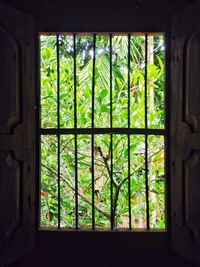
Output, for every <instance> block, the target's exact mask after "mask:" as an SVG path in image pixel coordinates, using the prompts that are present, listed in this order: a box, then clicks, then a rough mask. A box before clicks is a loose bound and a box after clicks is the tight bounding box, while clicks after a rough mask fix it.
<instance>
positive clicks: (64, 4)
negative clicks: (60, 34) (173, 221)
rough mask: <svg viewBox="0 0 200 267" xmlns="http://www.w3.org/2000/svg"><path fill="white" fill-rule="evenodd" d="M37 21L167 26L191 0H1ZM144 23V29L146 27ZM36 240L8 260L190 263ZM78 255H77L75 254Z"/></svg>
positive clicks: (153, 252)
mask: <svg viewBox="0 0 200 267" xmlns="http://www.w3.org/2000/svg"><path fill="white" fill-rule="evenodd" d="M1 2H3V3H5V4H8V5H10V6H12V7H14V8H16V9H18V10H20V11H21V12H23V13H26V14H28V15H29V16H31V17H32V18H33V20H34V21H35V26H36V33H37V32H39V31H147V30H148V31H169V30H170V23H171V17H172V15H173V14H175V13H176V12H178V10H180V9H181V8H183V7H185V6H186V5H189V4H191V3H192V2H194V0H193V1H192V0H177V1H173V0H171V1H166V0H141V1H140V0H124V1H122V0H121V1H119V0H116V1H114V0H101V1H100V0H93V1H92V0H85V1H83V0H82V1H81V0H77V1H66V0H65V1H64V0H57V1H56V0H54V1H48V0H40V1H38V0H37V1H34V0H29V1H28V0H1ZM147 27H148V29H147ZM50 244H52V242H49V240H46V241H44V242H40V241H39V242H38V241H37V247H36V251H35V252H34V253H33V254H32V255H30V256H29V257H27V258H26V259H24V260H22V261H19V262H18V263H14V264H12V265H10V267H11V266H12V267H23V266H30V267H33V266H34V267H35V266H44V267H47V266H48V267H49V266H154V267H156V266H158V267H163V266H181V267H187V266H188V267H191V266H192V265H191V264H190V263H187V262H185V261H184V260H182V259H180V258H178V257H177V256H175V255H174V254H173V253H172V252H171V250H170V248H169V247H168V246H166V247H160V248H158V247H154V248H152V247H151V246H149V247H147V246H145V248H143V249H142V248H140V249H132V248H129V250H127V249H126V246H124V248H122V247H123V245H122V247H120V248H119V247H118V246H107V247H106V249H105V246H104V245H100V244H98V243H97V241H95V240H94V243H93V244H90V245H88V246H85V247H84V246H81V245H80V244H79V245H77V246H76V245H71V244H69V243H67V244H65V245H64V246H54V247H50ZM77 255H78V256H77Z"/></svg>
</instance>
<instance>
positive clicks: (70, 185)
mask: <svg viewBox="0 0 200 267" xmlns="http://www.w3.org/2000/svg"><path fill="white" fill-rule="evenodd" d="M41 166H42V167H44V168H45V169H47V170H48V171H50V172H51V173H52V174H53V175H56V176H57V172H56V171H54V170H52V169H51V168H49V167H48V166H46V165H44V164H41ZM60 178H61V179H62V180H63V181H64V182H66V184H67V185H68V186H69V187H70V188H71V189H72V190H73V191H74V192H75V191H76V189H75V186H74V185H73V184H71V183H70V182H69V181H68V180H67V179H65V178H64V177H63V176H62V175H60ZM77 194H78V196H79V197H81V198H82V199H83V200H84V201H85V202H86V203H88V204H89V205H91V206H92V202H91V201H89V200H88V199H87V198H86V197H85V196H84V195H83V194H82V193H80V192H77ZM94 208H95V209H96V210H97V211H98V212H99V213H101V214H102V215H103V216H104V217H106V218H108V219H109V220H110V219H111V216H110V214H108V213H107V212H105V211H103V210H101V209H100V208H99V207H97V206H96V205H94Z"/></svg>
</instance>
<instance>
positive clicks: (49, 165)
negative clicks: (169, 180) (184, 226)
mask: <svg viewBox="0 0 200 267" xmlns="http://www.w3.org/2000/svg"><path fill="white" fill-rule="evenodd" d="M153 40H154V41H153V44H150V43H149V45H152V46H153V53H154V54H153V59H154V60H153V62H148V65H147V93H148V97H147V103H148V107H147V108H148V127H149V128H153V129H163V128H164V86H165V85H164V51H163V36H155V37H153ZM59 48H60V49H59V69H60V72H59V78H60V83H59V86H60V95H59V102H60V128H74V73H75V72H74V60H76V91H77V95H76V101H77V106H76V108H77V127H78V128H91V127H92V121H91V120H92V80H93V54H94V51H93V37H92V36H85V35H78V36H77V38H76V59H74V51H73V36H71V35H61V36H60V37H59ZM130 48H131V50H130V59H131V61H130V114H131V116H130V126H131V128H136V129H137V128H144V127H145V53H146V51H145V37H144V36H142V35H139V36H131V47H130ZM109 49H110V46H109V37H108V36H106V35H105V36H100V35H98V36H97V38H96V61H95V95H94V99H95V101H94V126H95V128H109V127H110V120H111V118H110V108H111V106H112V113H113V117H112V122H113V127H117V128H127V127H128V38H127V36H114V37H113V56H112V85H113V88H112V103H110V93H111V92H110V51H109ZM57 52H58V51H57V50H56V36H41V127H42V128H56V129H57V128H58V125H57V121H58V118H57V101H58V99H57V92H58V91H57V82H58V80H57V79H58V77H57V63H58V59H57ZM150 90H151V91H152V90H153V110H150V106H152V103H151V101H152V100H151V99H152V95H151V96H150V94H151V93H150ZM111 104H112V105H111ZM128 138H129V137H128V136H127V135H125V134H121V135H120V134H113V135H112V143H113V147H112V149H111V135H110V134H101V135H94V144H95V146H94V180H95V190H94V193H95V225H96V228H97V229H102V230H104V229H110V225H111V216H110V214H111V199H110V190H111V151H112V153H113V154H112V160H113V162H112V163H113V164H112V169H113V173H112V177H113V199H112V202H113V214H114V220H113V225H114V228H115V229H121V228H122V229H124V228H125V229H126V228H128V227H129V201H128V199H129V191H128V180H129V178H130V189H131V190H130V191H131V192H130V200H131V214H132V219H131V224H132V228H133V229H134V228H135V229H144V228H146V224H147V222H146V208H147V207H146V197H147V196H146V187H145V182H146V173H145V136H144V135H139V134H137V135H130V140H129V141H130V177H129V173H128ZM57 142H58V138H57V136H54V135H46V136H42V137H41V226H42V227H56V226H57V224H58V185H57V174H58V170H57V163H58V151H57ZM91 146H92V136H91V135H89V134H87V135H77V149H78V151H77V159H78V162H77V165H78V214H79V227H80V228H82V229H91V228H92V165H91V158H92V155H91V154H92V151H91ZM164 164H165V160H164V137H163V136H153V135H151V136H148V173H147V174H148V175H147V176H148V183H149V192H148V197H149V209H150V227H151V228H152V229H153V228H158V229H164V228H165V205H164V204H165V174H164ZM75 165H76V164H75V137H74V135H61V136H60V180H61V190H60V196H61V198H60V200H61V203H60V204H61V227H66V228H75V207H76V206H75Z"/></svg>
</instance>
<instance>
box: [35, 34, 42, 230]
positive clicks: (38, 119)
mask: <svg viewBox="0 0 200 267" xmlns="http://www.w3.org/2000/svg"><path fill="white" fill-rule="evenodd" d="M37 37H38V36H37ZM40 37H41V36H40V35H39V40H38V39H37V38H35V40H37V41H36V43H35V47H36V49H35V51H36V53H37V55H38V57H37V56H36V68H35V72H36V84H35V86H36V89H37V90H36V94H35V97H36V99H35V102H36V142H35V144H36V177H37V179H36V194H37V199H38V203H39V205H38V206H36V214H37V216H36V229H38V228H39V227H40V223H41V178H42V177H41V160H42V158H41V156H42V155H41V135H40V132H39V129H40V128H41V41H40ZM37 81H38V82H37Z"/></svg>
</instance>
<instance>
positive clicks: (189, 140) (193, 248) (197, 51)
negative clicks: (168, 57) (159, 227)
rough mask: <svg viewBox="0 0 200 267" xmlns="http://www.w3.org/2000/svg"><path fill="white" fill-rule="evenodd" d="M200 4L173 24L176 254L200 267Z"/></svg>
mask: <svg viewBox="0 0 200 267" xmlns="http://www.w3.org/2000/svg"><path fill="white" fill-rule="evenodd" d="M199 14H200V2H199V1H198V2H197V3H196V4H194V5H192V6H189V7H188V8H187V9H184V10H182V11H181V12H180V13H179V14H177V15H176V17H175V18H174V20H173V25H172V47H171V49H172V66H171V78H172V82H171V121H172V127H171V230H172V235H171V236H172V245H173V248H174V250H175V251H176V252H177V253H178V254H181V255H182V256H184V257H185V258H187V259H189V260H190V261H193V262H194V263H196V264H197V265H199V266H200V16H199Z"/></svg>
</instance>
